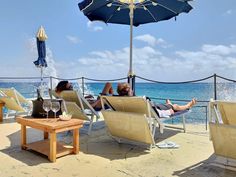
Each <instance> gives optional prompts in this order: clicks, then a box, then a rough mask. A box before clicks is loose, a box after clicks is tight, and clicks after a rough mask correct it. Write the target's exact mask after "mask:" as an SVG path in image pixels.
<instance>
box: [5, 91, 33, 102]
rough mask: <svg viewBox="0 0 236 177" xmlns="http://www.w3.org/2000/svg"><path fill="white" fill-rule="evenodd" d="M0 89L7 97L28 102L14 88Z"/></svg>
mask: <svg viewBox="0 0 236 177" xmlns="http://www.w3.org/2000/svg"><path fill="white" fill-rule="evenodd" d="M0 90H1V91H2V92H3V93H5V94H6V95H7V96H8V97H12V98H14V99H16V100H17V101H19V102H20V103H28V102H29V101H28V100H27V99H26V98H25V97H24V96H23V95H21V94H20V93H19V92H18V91H17V90H16V89H15V88H0Z"/></svg>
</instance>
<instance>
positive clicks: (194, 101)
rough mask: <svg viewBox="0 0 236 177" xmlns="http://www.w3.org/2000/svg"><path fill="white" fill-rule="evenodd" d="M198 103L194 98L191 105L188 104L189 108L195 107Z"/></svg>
mask: <svg viewBox="0 0 236 177" xmlns="http://www.w3.org/2000/svg"><path fill="white" fill-rule="evenodd" d="M196 103H197V100H196V99H195V98H193V99H192V100H191V101H190V102H189V103H188V108H191V107H193V105H195V104H196Z"/></svg>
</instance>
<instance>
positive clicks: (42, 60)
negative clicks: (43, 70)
mask: <svg viewBox="0 0 236 177" xmlns="http://www.w3.org/2000/svg"><path fill="white" fill-rule="evenodd" d="M37 50H38V60H36V61H34V64H35V66H37V67H47V62H46V45H45V41H40V40H39V39H38V38H37Z"/></svg>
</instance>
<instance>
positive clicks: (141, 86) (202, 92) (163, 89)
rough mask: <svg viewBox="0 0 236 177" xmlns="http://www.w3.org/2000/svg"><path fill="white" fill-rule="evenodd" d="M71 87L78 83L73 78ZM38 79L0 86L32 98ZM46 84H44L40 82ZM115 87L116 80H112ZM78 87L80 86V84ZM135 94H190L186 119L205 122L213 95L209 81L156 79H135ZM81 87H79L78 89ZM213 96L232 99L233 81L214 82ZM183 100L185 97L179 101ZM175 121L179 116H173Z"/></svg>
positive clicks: (88, 87)
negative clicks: (164, 81) (161, 81)
mask: <svg viewBox="0 0 236 177" xmlns="http://www.w3.org/2000/svg"><path fill="white" fill-rule="evenodd" d="M73 84H74V88H77V89H78V88H79V87H80V86H81V85H79V84H78V82H74V83H73ZM39 85H40V83H39V82H0V88H9V87H14V88H15V89H17V90H18V91H19V92H20V93H21V94H22V95H24V96H25V97H26V98H35V97H36V89H37V88H38V87H39ZM44 85H47V84H44ZM112 85H113V88H114V90H115V91H116V87H117V83H112ZM103 87H104V83H86V84H85V87H84V88H85V89H84V90H85V93H89V94H94V95H99V93H100V92H101V91H102V89H103ZM80 88H81V87H80ZM135 88H136V95H138V96H143V95H145V96H148V97H150V98H151V99H152V100H153V101H155V102H158V103H164V102H165V99H170V100H172V102H173V103H177V104H185V103H186V102H187V101H189V100H191V99H192V98H196V99H197V100H198V103H197V105H196V106H195V107H194V108H193V109H192V111H191V113H189V114H188V115H187V116H186V118H187V122H191V123H194V122H195V123H205V122H206V113H207V107H206V106H207V104H208V103H207V102H208V101H209V100H210V98H213V97H214V86H213V84H212V83H188V84H157V83H136V87H135ZM81 90H82V89H81ZM217 98H218V99H224V100H235V99H236V84H234V83H218V84H217ZM180 100H186V101H180ZM175 121H176V122H179V121H180V120H179V119H176V120H175Z"/></svg>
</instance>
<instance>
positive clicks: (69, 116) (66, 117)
mask: <svg viewBox="0 0 236 177" xmlns="http://www.w3.org/2000/svg"><path fill="white" fill-rule="evenodd" d="M71 117H72V115H59V119H60V120H64V121H66V120H70V119H71Z"/></svg>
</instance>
